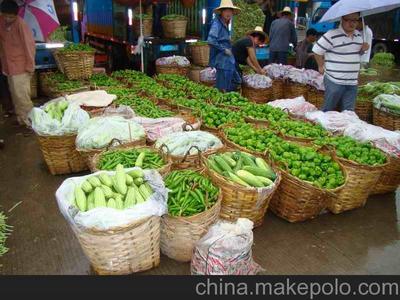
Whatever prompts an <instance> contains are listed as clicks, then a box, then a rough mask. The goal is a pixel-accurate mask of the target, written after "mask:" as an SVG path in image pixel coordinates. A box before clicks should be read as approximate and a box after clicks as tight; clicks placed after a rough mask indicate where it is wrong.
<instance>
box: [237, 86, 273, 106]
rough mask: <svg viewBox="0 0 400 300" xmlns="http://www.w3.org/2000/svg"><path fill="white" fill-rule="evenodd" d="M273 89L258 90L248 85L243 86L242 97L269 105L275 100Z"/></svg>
mask: <svg viewBox="0 0 400 300" xmlns="http://www.w3.org/2000/svg"><path fill="white" fill-rule="evenodd" d="M273 94H274V91H273V88H272V87H271V88H265V89H256V88H253V87H251V86H248V85H247V84H242V95H243V97H246V98H247V99H249V100H250V101H252V102H256V103H267V102H269V101H272V100H273V99H272V98H273Z"/></svg>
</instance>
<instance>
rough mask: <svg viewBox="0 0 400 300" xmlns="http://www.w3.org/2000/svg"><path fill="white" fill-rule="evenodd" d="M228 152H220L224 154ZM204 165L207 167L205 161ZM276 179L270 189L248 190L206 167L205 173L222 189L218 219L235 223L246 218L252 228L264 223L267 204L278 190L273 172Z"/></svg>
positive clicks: (278, 179) (278, 178) (277, 182)
mask: <svg viewBox="0 0 400 300" xmlns="http://www.w3.org/2000/svg"><path fill="white" fill-rule="evenodd" d="M226 151H229V150H221V151H218V152H219V153H224V152H226ZM204 165H205V166H207V163H206V161H205V162H204ZM274 171H275V173H276V174H277V178H276V180H275V182H274V186H273V187H271V188H262V189H261V188H248V187H245V186H242V185H239V184H236V183H234V182H232V181H230V180H228V179H226V178H225V177H223V176H221V175H220V174H218V173H217V172H215V171H213V170H212V169H210V168H208V167H207V172H208V174H209V176H210V178H211V180H212V182H213V183H214V184H215V185H216V186H219V187H220V188H221V189H222V195H223V197H222V206H221V214H220V217H221V218H222V219H225V220H228V221H231V222H235V221H236V220H237V219H239V218H247V219H249V220H251V221H253V223H254V227H258V226H261V225H262V224H263V223H264V218H265V214H266V212H267V209H268V206H269V202H270V200H271V198H272V196H273V195H274V193H275V191H276V190H277V189H278V186H279V183H280V180H281V176H280V173H279V172H278V171H277V170H274Z"/></svg>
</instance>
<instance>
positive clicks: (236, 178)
mask: <svg viewBox="0 0 400 300" xmlns="http://www.w3.org/2000/svg"><path fill="white" fill-rule="evenodd" d="M228 174H229V177H230V179H231V180H232V181H233V182H236V183H238V184H241V185H244V186H246V187H251V185H250V184H248V183H247V182H246V181H244V180H242V179H240V178H239V177H238V176H236V175H235V174H233V173H231V172H229V173H228Z"/></svg>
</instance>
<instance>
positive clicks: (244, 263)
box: [190, 219, 262, 275]
mask: <svg viewBox="0 0 400 300" xmlns="http://www.w3.org/2000/svg"><path fill="white" fill-rule="evenodd" d="M252 229H253V222H252V221H250V220H249V219H238V220H237V221H236V223H230V222H226V221H219V222H217V223H216V224H214V225H213V226H211V227H210V229H209V231H208V233H207V234H206V235H205V236H204V237H203V238H201V239H200V240H199V241H198V243H197V245H196V248H195V250H194V253H193V257H192V262H191V268H190V269H191V273H192V275H257V273H259V272H260V271H262V268H261V266H259V265H258V264H257V263H255V262H254V260H253V257H252V250H251V248H252V245H253V231H252Z"/></svg>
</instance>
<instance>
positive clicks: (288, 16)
mask: <svg viewBox="0 0 400 300" xmlns="http://www.w3.org/2000/svg"><path fill="white" fill-rule="evenodd" d="M269 39H270V42H269V50H270V62H271V63H277V64H283V65H286V64H287V58H288V53H289V45H290V44H292V45H293V46H296V45H297V33H296V29H295V27H294V24H293V21H292V10H291V9H290V7H289V6H286V7H285V8H284V9H283V10H282V11H281V17H280V18H279V19H278V20H275V21H273V22H272V24H271V30H270V33H269Z"/></svg>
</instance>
